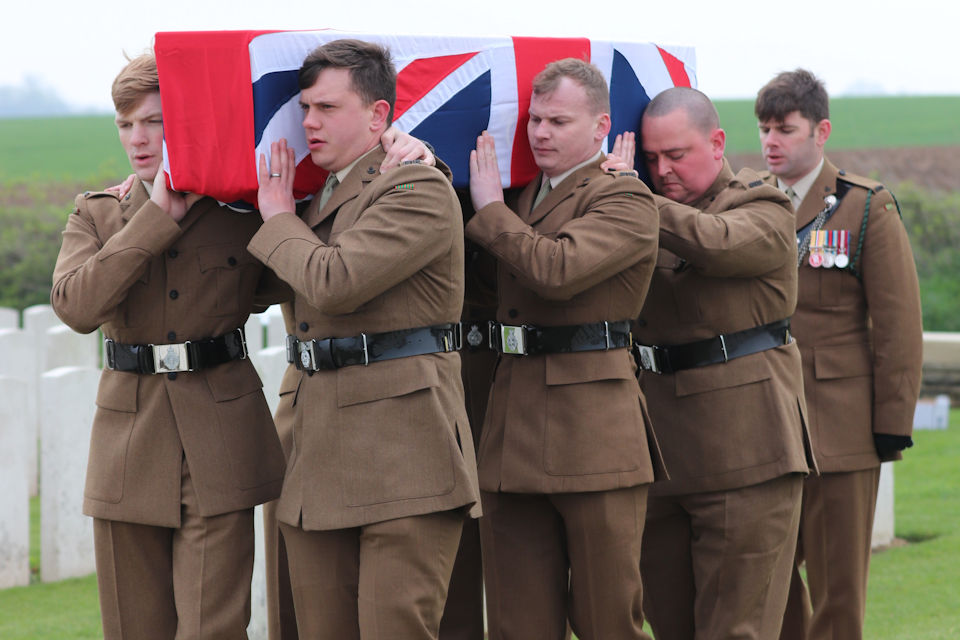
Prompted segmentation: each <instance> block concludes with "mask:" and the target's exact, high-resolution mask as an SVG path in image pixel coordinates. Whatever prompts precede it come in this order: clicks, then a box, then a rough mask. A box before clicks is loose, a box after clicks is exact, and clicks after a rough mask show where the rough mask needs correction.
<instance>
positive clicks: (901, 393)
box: [859, 191, 923, 436]
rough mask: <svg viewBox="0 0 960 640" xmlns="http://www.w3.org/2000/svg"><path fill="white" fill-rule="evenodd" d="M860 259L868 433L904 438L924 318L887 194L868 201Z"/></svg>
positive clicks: (909, 255) (906, 245)
mask: <svg viewBox="0 0 960 640" xmlns="http://www.w3.org/2000/svg"><path fill="white" fill-rule="evenodd" d="M862 256H863V257H862V260H861V263H860V265H859V268H860V270H861V272H862V274H863V289H864V295H865V297H866V301H867V311H868V313H869V314H870V323H871V333H872V342H873V352H874V364H873V387H874V391H873V431H874V432H875V433H884V434H889V435H903V436H908V435H910V434H911V433H912V432H913V414H914V410H915V409H916V403H917V396H918V395H919V393H920V377H921V371H922V369H923V319H922V312H921V309H920V287H919V284H918V282H917V269H916V265H915V264H914V261H913V252H912V251H911V250H910V240H909V238H908V237H907V232H906V229H905V228H904V226H903V222H902V221H901V220H900V216H899V215H897V209H896V205H895V204H894V202H893V198H892V197H891V195H890V193H889V192H888V191H880V192H879V193H874V194H873V197H872V198H871V206H870V218H869V220H868V222H867V229H866V235H865V237H864V246H863V254H862Z"/></svg>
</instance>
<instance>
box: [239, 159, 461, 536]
mask: <svg viewBox="0 0 960 640" xmlns="http://www.w3.org/2000/svg"><path fill="white" fill-rule="evenodd" d="M384 155H385V154H384V153H383V151H382V150H380V149H379V147H378V148H377V149H375V150H373V151H371V152H370V153H368V154H367V155H365V156H364V157H363V158H361V160H360V161H359V163H358V164H357V165H356V166H355V167H354V168H353V169H352V170H351V171H350V173H349V174H348V175H347V176H346V177H345V178H344V180H343V182H342V183H341V184H340V185H339V186H337V188H336V189H335V190H334V191H333V194H332V196H331V198H330V200H329V201H328V202H327V203H326V204H325V205H324V208H323V209H322V210H318V207H317V206H316V205H315V204H312V205H311V206H310V207H308V208H307V210H306V211H305V212H304V213H303V217H302V219H301V218H299V217H297V216H296V215H295V214H293V213H283V214H280V215H278V216H276V217H274V218H271V219H270V220H269V221H268V222H266V223H264V225H263V227H262V228H261V229H260V231H259V232H258V233H257V235H256V236H254V238H253V240H252V241H251V243H250V251H251V252H252V253H253V254H254V255H255V256H257V257H258V258H259V259H260V260H262V261H263V262H264V263H265V264H267V266H269V267H271V268H272V269H273V270H274V271H275V272H276V273H277V275H278V276H279V277H280V278H281V279H283V280H285V281H286V282H287V283H289V284H290V285H291V286H292V287H293V289H294V291H295V292H296V297H295V300H294V303H293V317H294V325H295V327H296V336H297V337H298V338H299V339H301V340H310V339H314V338H327V337H347V336H356V335H359V334H360V333H381V332H386V331H395V330H399V329H410V328H417V327H425V326H430V325H437V324H443V323H453V322H458V321H459V320H460V313H461V309H462V306H463V223H462V218H461V214H460V206H459V204H458V202H457V199H456V196H455V194H454V192H453V188H452V187H451V186H450V184H449V182H447V180H446V179H445V178H444V176H443V174H442V173H441V172H440V171H438V170H437V169H435V168H433V167H427V166H422V165H407V166H403V167H400V168H398V169H394V170H391V171H390V172H389V173H388V174H386V175H380V173H379V166H380V162H381V161H382V160H383V157H384ZM297 373H298V374H299V375H298V376H297V377H296V378H293V379H291V377H290V376H289V375H288V376H285V378H284V386H285V387H286V386H287V384H289V383H290V382H291V380H296V381H297V390H296V391H295V393H296V395H295V396H294V398H293V403H294V433H293V449H292V451H291V452H290V457H289V460H288V465H287V476H286V478H285V480H284V486H283V492H282V495H281V496H280V502H279V503H278V507H277V518H278V519H279V520H280V521H282V522H286V523H288V524H290V525H294V526H302V527H303V528H304V529H306V530H327V529H341V528H347V527H355V526H362V525H365V524H371V523H374V522H381V521H384V520H390V519H394V518H401V517H407V516H415V515H422V514H426V513H434V512H439V511H446V510H450V509H455V508H458V507H463V506H467V505H474V504H479V494H478V491H477V480H476V460H475V455H474V452H473V448H472V447H471V446H470V442H471V437H472V436H471V433H470V425H469V422H468V420H467V416H466V412H465V409H464V397H463V385H462V383H461V381H460V356H459V354H458V353H456V352H449V353H438V354H427V355H421V356H412V357H406V358H398V359H395V360H387V361H382V362H375V363H372V364H370V365H369V366H349V367H344V368H341V369H336V370H323V371H317V372H312V375H310V374H307V373H306V372H297ZM285 391H287V389H281V393H284V392H285Z"/></svg>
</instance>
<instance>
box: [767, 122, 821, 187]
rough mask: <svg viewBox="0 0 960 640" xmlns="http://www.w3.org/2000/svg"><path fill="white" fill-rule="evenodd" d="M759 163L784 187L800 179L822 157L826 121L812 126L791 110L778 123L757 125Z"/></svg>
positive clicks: (811, 169)
mask: <svg viewBox="0 0 960 640" xmlns="http://www.w3.org/2000/svg"><path fill="white" fill-rule="evenodd" d="M758 126H759V128H760V146H761V148H762V150H763V161H764V162H765V163H766V164H767V169H769V170H770V173H772V174H774V175H775V176H777V177H779V178H780V179H781V180H783V181H784V183H786V184H787V185H792V184H793V183H795V182H796V181H797V180H799V179H800V178H802V177H804V176H805V175H807V174H808V173H810V172H811V171H813V169H814V168H815V167H816V166H817V165H818V164H819V163H820V159H821V158H823V145H824V144H825V143H826V141H827V138H828V137H829V136H830V121H829V120H821V121H820V122H818V123H816V124H814V123H813V122H811V121H810V120H807V119H806V118H804V117H803V116H802V115H800V112H799V111H791V112H790V113H788V114H787V117H786V118H784V119H783V120H782V121H780V120H774V119H770V120H765V121H763V122H761V123H759V124H758Z"/></svg>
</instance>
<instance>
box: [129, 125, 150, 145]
mask: <svg viewBox="0 0 960 640" xmlns="http://www.w3.org/2000/svg"><path fill="white" fill-rule="evenodd" d="M132 128H133V131H132V132H131V134H130V143H131V144H134V145H143V144H147V142H148V141H149V139H148V136H147V127H146V126H145V125H144V124H142V123H140V122H134V123H133V127H132Z"/></svg>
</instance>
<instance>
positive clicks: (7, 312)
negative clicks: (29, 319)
mask: <svg viewBox="0 0 960 640" xmlns="http://www.w3.org/2000/svg"><path fill="white" fill-rule="evenodd" d="M19 328H20V312H19V311H17V310H16V309H11V308H10V307H0V329H19Z"/></svg>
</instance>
